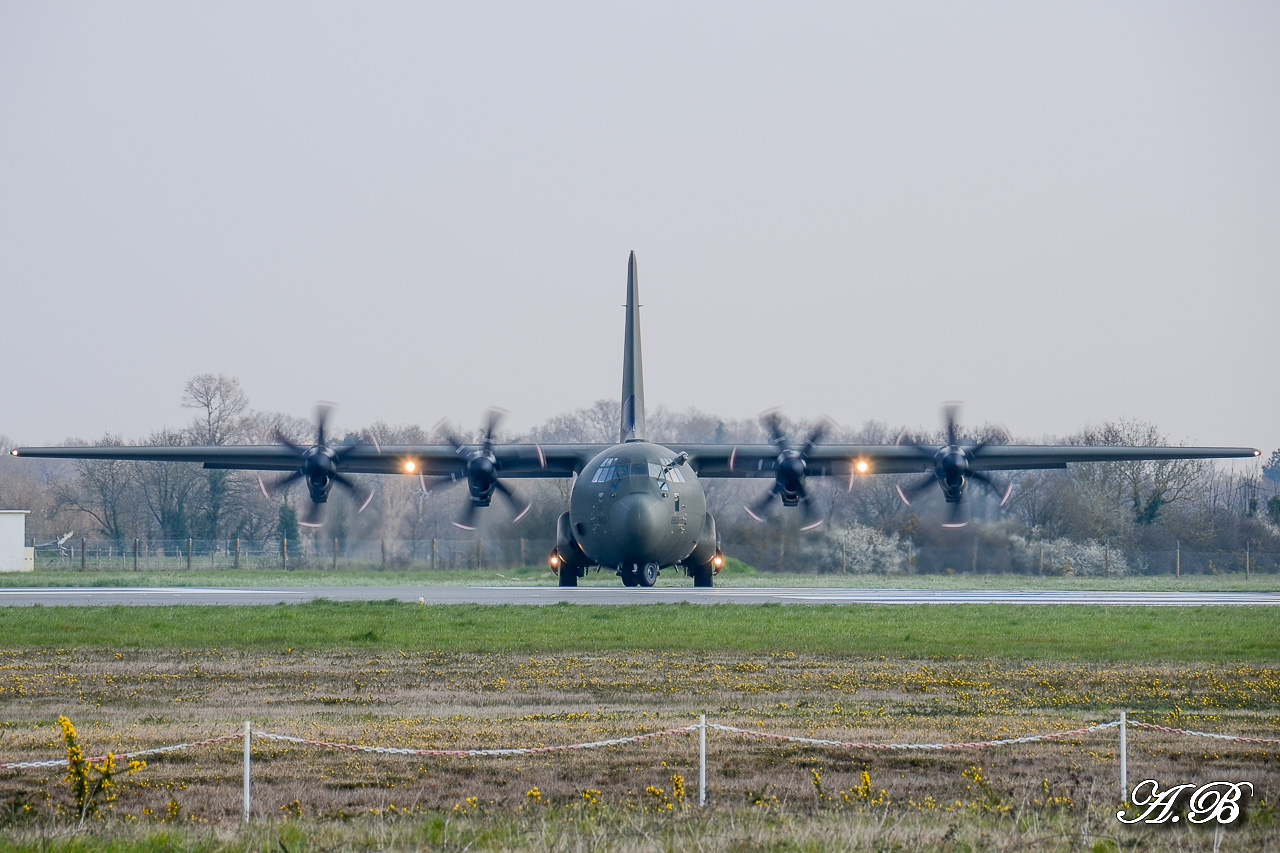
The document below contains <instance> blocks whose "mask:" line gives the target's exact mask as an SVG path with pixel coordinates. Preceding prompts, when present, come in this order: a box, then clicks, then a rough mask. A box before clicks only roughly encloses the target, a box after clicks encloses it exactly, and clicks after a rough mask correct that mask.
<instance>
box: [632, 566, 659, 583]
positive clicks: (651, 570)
mask: <svg viewBox="0 0 1280 853" xmlns="http://www.w3.org/2000/svg"><path fill="white" fill-rule="evenodd" d="M636 581H637V582H638V583H639V584H640V586H653V585H654V584H655V583H657V582H658V564H657V563H645V564H644V568H642V569H641V570H640V574H639V575H637V576H636Z"/></svg>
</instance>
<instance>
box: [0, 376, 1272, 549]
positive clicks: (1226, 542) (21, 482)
mask: <svg viewBox="0 0 1280 853" xmlns="http://www.w3.org/2000/svg"><path fill="white" fill-rule="evenodd" d="M182 404H183V406H185V407H187V408H189V409H191V410H192V419H191V421H190V423H188V425H187V426H186V427H184V428H181V429H172V428H163V429H157V430H155V431H154V432H152V433H151V434H150V435H147V436H145V437H143V438H141V439H135V440H127V439H125V438H124V437H122V436H118V435H104V436H101V437H100V438H99V439H97V440H96V441H95V442H87V441H86V442H81V443H83V444H85V445H89V444H99V445H126V444H136V445H178V446H181V445H224V444H268V443H272V442H273V441H275V435H276V434H277V431H278V432H279V433H280V434H283V435H285V436H288V437H290V438H291V439H292V440H294V441H296V442H298V443H301V444H310V443H311V442H312V441H313V440H314V429H315V427H314V424H312V423H311V422H310V421H309V420H307V419H305V418H299V417H294V416H290V415H285V414H280V413H273V412H265V411H259V410H256V409H254V408H252V407H251V406H250V404H249V400H248V397H247V396H246V395H245V393H244V391H243V389H242V388H241V386H240V383H239V381H238V380H236V379H235V378H231V377H227V376H221V375H213V374H202V375H200V376H195V377H192V378H191V379H190V380H189V381H188V382H187V383H186V384H185V386H184V387H183V390H182ZM783 423H784V426H785V428H786V431H787V433H788V434H789V435H790V436H791V437H792V440H793V441H794V442H796V443H797V444H799V443H801V442H803V440H804V438H805V436H807V435H808V434H809V432H810V430H811V429H812V427H813V426H814V424H811V423H806V422H803V421H789V420H786V419H784V421H783ZM617 424H618V404H617V401H614V400H598V401H596V402H595V403H594V404H592V405H591V406H587V407H583V408H580V409H576V410H574V411H571V412H565V413H562V414H559V415H556V416H554V417H552V418H550V419H549V420H547V421H546V422H545V423H543V424H540V425H538V426H536V427H534V428H533V429H532V430H529V431H528V432H527V433H524V434H519V435H505V436H501V440H504V441H512V442H541V443H548V444H549V443H559V442H611V441H614V440H616V437H617V429H618V426H617ZM648 427H649V433H650V437H651V438H652V439H653V440H655V441H658V442H660V443H662V442H665V443H681V442H683V443H744V444H745V443H761V442H765V441H767V440H768V438H767V436H766V435H765V432H764V429H763V428H762V426H761V424H760V423H759V422H758V421H756V420H751V419H738V420H733V419H725V418H720V417H717V416H715V415H711V414H707V413H704V412H700V411H696V410H690V411H684V412H673V411H670V410H668V409H665V408H657V409H655V410H653V411H651V412H649V413H648ZM449 429H450V428H445V427H440V428H438V429H433V430H427V429H424V428H422V427H421V426H417V425H399V426H393V425H390V424H387V423H384V422H381V421H379V422H376V423H374V424H372V425H370V426H368V427H365V428H362V429H356V430H349V431H346V432H345V434H344V433H341V432H337V431H333V432H334V434H333V437H332V438H331V439H330V441H331V443H334V444H341V443H345V442H355V441H360V442H366V441H376V442H377V443H378V444H380V445H382V446H386V445H397V444H440V443H444V442H445V432H446V431H448V430H449ZM451 431H452V432H453V433H454V434H456V435H458V436H459V437H461V438H462V439H463V440H464V441H477V442H478V441H479V440H480V436H479V434H478V431H472V432H468V431H467V430H465V429H458V428H456V427H455V428H451ZM902 432H903V431H902V430H901V429H899V428H895V427H892V426H890V425H888V424H885V423H881V422H876V421H870V422H867V423H865V424H863V425H862V426H861V427H859V428H856V429H852V428H841V427H830V428H828V429H827V434H826V437H825V440H826V441H830V442H838V443H849V444H892V443H894V442H895V441H897V440H898V439H899V436H900V435H901V434H902ZM910 438H911V440H913V441H917V442H921V443H941V442H943V441H944V440H945V439H944V437H943V435H942V434H941V432H939V433H936V434H922V435H913V436H911V437H910ZM963 438H964V439H965V440H973V441H994V442H1011V443H1015V442H1014V441H1013V440H1012V439H1009V438H1008V437H1006V436H1004V435H1003V434H1002V433H1001V432H1000V431H999V430H998V429H996V428H992V427H986V426H984V427H979V428H977V429H974V430H972V431H970V432H969V434H967V435H965V436H963ZM1054 441H1055V442H1056V443H1062V444H1079V445H1161V444H1166V443H1167V439H1166V437H1165V436H1164V435H1163V434H1161V433H1160V431H1159V430H1158V429H1157V427H1156V426H1155V425H1153V424H1149V423H1145V422H1141V421H1116V422H1109V423H1104V424H1102V425H1100V426H1095V427H1090V428H1088V429H1085V430H1082V431H1080V432H1078V433H1075V434H1072V435H1067V436H1062V437H1059V438H1057V439H1054ZM67 443H68V444H75V443H77V442H74V441H72V442H67ZM1016 443H1025V442H1016ZM0 444H3V445H4V448H3V449H8V447H9V445H10V444H11V442H8V441H7V440H5V439H3V438H0ZM267 476H273V475H267ZM1003 476H1005V477H1006V478H1007V479H1008V480H1011V481H1012V482H1013V485H1014V489H1013V493H1012V497H1011V499H1010V501H1009V503H1008V504H1007V505H1006V506H1005V507H1004V508H999V507H998V506H997V502H998V501H997V499H994V498H992V497H991V496H990V495H987V494H985V493H984V490H983V489H982V488H981V487H980V485H979V484H977V483H971V484H970V485H969V488H968V490H967V492H968V493H967V494H966V496H965V503H966V507H967V509H968V512H969V514H970V515H971V517H972V519H973V521H974V523H973V524H971V525H970V526H969V528H968V529H967V530H966V531H965V532H964V533H963V534H960V533H957V532H956V531H952V530H944V529H943V528H942V527H941V524H940V520H941V518H942V515H943V512H944V507H943V501H942V497H941V494H940V493H936V494H935V493H933V492H932V491H930V492H928V493H926V495H925V496H924V497H922V498H921V499H919V500H915V501H913V503H912V505H911V506H905V505H904V504H903V503H902V502H901V500H899V498H898V496H897V493H896V491H895V489H894V487H895V485H898V484H901V483H904V482H906V481H909V480H913V479H917V478H918V475H907V476H891V475H874V476H866V477H858V478H855V479H854V481H853V482H852V485H851V487H850V484H849V483H848V481H847V480H845V479H844V478H812V479H811V480H810V483H809V485H810V490H811V492H812V493H813V494H814V495H816V497H817V499H818V501H819V502H820V505H821V506H822V507H823V508H824V510H825V513H826V516H827V523H826V524H824V525H823V527H821V528H820V529H819V530H818V531H815V532H812V533H800V532H799V530H798V523H797V518H796V516H797V514H796V513H795V512H790V511H784V510H780V509H775V510H774V515H773V517H772V518H771V519H770V521H769V522H768V523H766V524H758V523H756V522H753V521H751V520H750V519H749V518H748V517H747V515H746V513H745V512H744V511H743V509H742V507H743V505H745V504H749V503H752V502H754V501H755V500H756V499H757V498H758V497H759V496H760V495H761V494H763V492H764V491H765V490H767V489H768V487H769V481H768V480H767V479H766V480H706V481H703V482H704V486H705V488H706V492H707V499H708V506H709V508H710V509H711V512H712V514H713V515H714V516H715V517H716V521H717V526H718V528H719V530H720V531H721V535H722V538H723V540H724V547H725V551H726V553H728V554H730V555H732V554H734V553H735V551H737V552H740V553H742V554H748V555H750V556H751V558H752V559H751V561H752V562H754V563H755V564H757V565H760V567H762V568H790V569H802V568H808V569H814V568H817V569H822V570H832V571H835V570H845V571H849V570H860V569H859V567H862V566H866V565H868V561H869V560H870V561H871V562H874V561H875V560H879V561H880V563H881V564H884V563H886V562H895V561H896V562H902V561H903V560H909V559H910V553H911V550H910V549H911V548H941V549H946V548H956V547H959V546H958V543H959V542H961V538H960V537H961V536H964V537H967V538H964V539H963V543H964V547H970V545H972V547H974V548H976V547H978V544H979V543H981V544H982V545H983V546H984V547H988V548H997V547H998V548H1004V549H1006V550H1007V551H1008V552H1009V553H1011V554H1013V553H1019V552H1018V549H1019V548H1021V549H1023V550H1024V551H1025V550H1026V549H1028V548H1038V553H1039V555H1040V560H1041V562H1042V563H1043V560H1044V556H1043V555H1044V549H1045V547H1046V543H1048V544H1049V546H1050V547H1051V548H1057V549H1059V550H1061V548H1063V547H1066V545H1064V543H1074V547H1075V550H1074V551H1073V552H1072V553H1076V554H1084V553H1085V551H1083V550H1081V549H1083V548H1085V547H1086V546H1088V547H1097V546H1099V545H1101V544H1102V543H1105V547H1106V549H1107V552H1106V553H1107V555H1108V556H1107V557H1106V559H1107V560H1110V559H1111V558H1110V556H1109V555H1110V553H1111V549H1114V550H1115V551H1116V552H1117V554H1119V552H1123V551H1126V550H1128V551H1146V552H1163V551H1171V550H1173V549H1175V548H1181V549H1185V550H1187V551H1199V552H1209V553H1235V552H1240V551H1243V550H1245V549H1246V548H1252V549H1253V550H1255V551H1258V552H1261V553H1266V552H1277V551H1280V494H1278V492H1280V451H1276V452H1274V453H1272V454H1271V455H1270V457H1269V458H1268V459H1266V460H1265V462H1261V463H1259V462H1257V461H1249V462H1240V463H1236V464H1233V465H1229V466H1220V465H1215V464H1214V463H1212V462H1207V461H1196V460H1174V461H1164V462H1122V463H1107V464H1100V463H1099V464H1080V465H1071V466H1069V467H1068V468H1066V469H1058V470H1044V471H1013V472H1008V473H1007V474H1004V475H1003ZM355 478H356V479H357V480H360V481H361V482H362V484H363V485H364V486H365V487H367V488H371V489H373V490H374V498H373V501H372V502H371V504H370V506H369V507H368V509H367V510H366V511H365V512H364V513H361V514H357V513H356V512H355V507H354V506H353V505H352V502H351V501H350V499H349V497H348V496H346V495H345V494H342V493H340V492H338V491H335V492H334V493H333V494H332V495H331V496H330V499H329V507H328V513H327V520H326V524H325V527H324V528H323V529H322V530H321V531H319V532H316V533H312V532H308V531H300V530H299V528H298V526H297V517H298V515H299V510H300V509H302V508H303V507H304V506H305V502H306V501H307V500H309V499H308V497H307V494H306V489H305V488H304V487H302V486H300V485H299V486H296V487H295V488H293V489H291V490H289V491H286V492H285V493H283V494H280V495H273V496H268V495H266V494H264V493H263V491H262V489H261V488H260V486H259V482H258V476H257V474H255V473H254V472H246V471H227V470H217V469H204V468H202V467H200V466H198V465H192V464H185V463H157V462H125V461H97V460H77V461H69V460H47V459H21V460H17V459H13V458H12V457H10V456H8V455H7V454H5V455H4V458H3V459H2V460H0V505H2V506H4V507H5V508H14V509H28V510H30V511H31V515H30V516H29V517H28V518H29V520H28V530H29V531H30V532H32V533H34V534H35V535H36V536H37V537H40V536H54V535H57V534H61V533H67V532H74V533H75V534H76V535H77V536H87V537H90V538H101V539H106V540H111V541H116V542H121V543H123V542H127V541H132V540H133V539H135V538H138V539H147V540H186V539H196V540H216V539H230V538H238V539H246V540H267V539H275V538H289V539H291V540H292V541H298V540H300V539H301V540H305V538H306V537H308V536H310V537H313V538H315V539H316V540H317V541H321V540H324V541H330V540H332V539H334V538H338V539H341V540H348V539H352V540H357V539H364V540H369V539H374V540H376V539H392V540H406V541H424V540H431V539H440V538H447V537H457V536H462V535H464V534H461V533H459V532H458V531H456V530H454V529H453V528H452V526H451V524H450V521H451V520H452V519H453V518H454V517H456V516H457V514H458V512H459V511H460V510H461V508H462V506H463V502H464V501H466V500H467V497H466V488H465V486H461V487H458V488H454V489H449V490H443V489H440V488H435V487H433V488H432V489H431V490H430V491H424V490H423V488H422V485H423V484H422V481H420V479H419V478H417V477H414V476H386V475H383V476H372V475H368V476H361V475H355ZM513 484H514V485H515V486H516V487H517V488H519V489H520V491H521V494H522V495H524V496H525V497H526V498H528V499H530V500H531V501H532V502H533V510H532V511H531V512H530V514H529V516H528V517H526V518H525V519H524V520H523V521H522V522H521V523H520V525H519V527H518V528H512V526H511V523H510V522H511V514H510V512H509V510H508V508H507V507H505V506H503V505H501V503H500V502H495V503H494V505H493V507H491V508H490V509H489V510H486V511H484V512H483V513H482V518H483V522H482V526H481V531H480V533H479V535H480V536H490V537H506V538H511V537H519V536H527V537H529V538H530V539H531V540H533V541H537V542H542V541H543V540H546V541H550V540H551V539H552V538H553V536H554V526H555V519H556V517H557V516H558V515H559V513H560V512H562V511H563V510H564V509H565V508H566V507H567V505H568V491H569V481H567V480H518V481H514V483H513ZM432 485H433V486H434V485H435V484H432ZM469 535H472V536H474V535H476V534H469ZM904 543H905V544H907V545H908V547H905V548H904ZM1054 553H1055V554H1056V551H1055V552H1054ZM877 554H879V555H880V556H878V557H877V556H875V555H877ZM532 556H533V560H534V561H536V560H537V559H539V558H540V555H538V554H536V553H535V554H533V555H532ZM1054 559H1055V560H1056V559H1057V558H1056V557H1054ZM1080 559H1082V558H1080V557H1078V558H1077V560H1080ZM1119 559H1122V558H1120V557H1117V560H1119ZM851 566H852V569H851Z"/></svg>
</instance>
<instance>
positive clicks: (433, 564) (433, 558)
mask: <svg viewBox="0 0 1280 853" xmlns="http://www.w3.org/2000/svg"><path fill="white" fill-rule="evenodd" d="M435 568H436V540H435V539H432V540H431V570H432V571H435Z"/></svg>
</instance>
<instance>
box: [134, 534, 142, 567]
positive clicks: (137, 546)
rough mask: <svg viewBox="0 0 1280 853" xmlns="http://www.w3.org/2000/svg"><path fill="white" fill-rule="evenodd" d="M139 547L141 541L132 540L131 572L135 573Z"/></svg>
mask: <svg viewBox="0 0 1280 853" xmlns="http://www.w3.org/2000/svg"><path fill="white" fill-rule="evenodd" d="M141 545H142V541H141V540H140V539H134V540H133V570H134V571H135V572H136V571H137V570H138V548H139V547H140V546H141Z"/></svg>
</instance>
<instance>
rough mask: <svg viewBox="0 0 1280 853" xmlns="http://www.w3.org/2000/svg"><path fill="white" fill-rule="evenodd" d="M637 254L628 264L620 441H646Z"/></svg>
mask: <svg viewBox="0 0 1280 853" xmlns="http://www.w3.org/2000/svg"><path fill="white" fill-rule="evenodd" d="M639 278H640V276H639V273H638V272H637V270H636V253H635V252H632V253H631V260H630V261H628V262H627V329H626V335H625V338H624V341H623V344H622V432H621V438H620V439H619V441H644V440H645V431H644V364H643V360H642V358H641V355H640V283H639Z"/></svg>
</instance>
